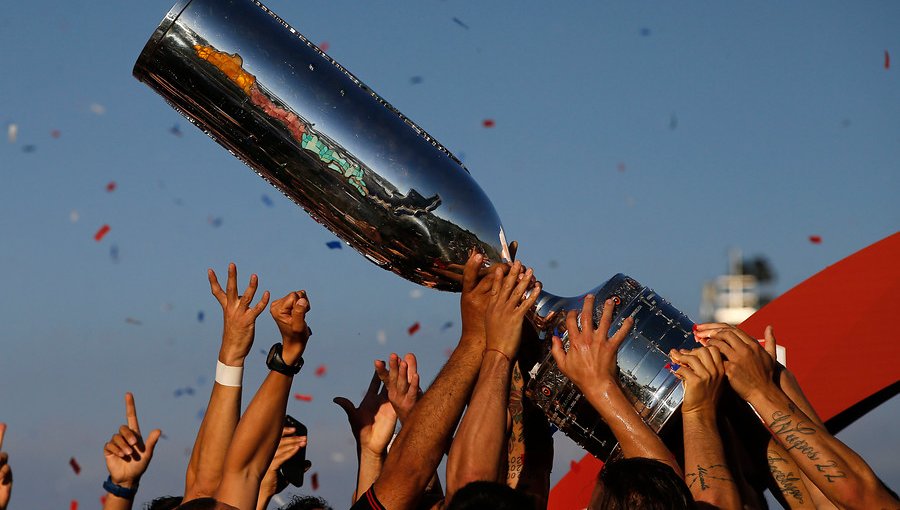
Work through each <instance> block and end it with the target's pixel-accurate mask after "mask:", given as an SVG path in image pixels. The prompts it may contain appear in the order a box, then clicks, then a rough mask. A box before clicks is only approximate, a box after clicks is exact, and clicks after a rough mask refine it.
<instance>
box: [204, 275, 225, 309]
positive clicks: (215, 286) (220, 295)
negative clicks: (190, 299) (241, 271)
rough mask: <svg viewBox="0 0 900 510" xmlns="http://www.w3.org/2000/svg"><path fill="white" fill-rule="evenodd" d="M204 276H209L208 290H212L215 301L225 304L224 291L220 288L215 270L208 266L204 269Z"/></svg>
mask: <svg viewBox="0 0 900 510" xmlns="http://www.w3.org/2000/svg"><path fill="white" fill-rule="evenodd" d="M206 276H207V278H209V290H210V291H212V295H213V297H215V298H216V301H218V302H219V304H220V305H222V306H225V291H224V290H222V286H221V285H219V279H218V278H216V272H215V271H213V270H212V268H209V269H207V270H206Z"/></svg>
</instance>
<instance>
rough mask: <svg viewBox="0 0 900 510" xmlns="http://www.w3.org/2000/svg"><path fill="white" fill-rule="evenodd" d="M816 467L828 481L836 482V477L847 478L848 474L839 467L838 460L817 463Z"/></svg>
mask: <svg viewBox="0 0 900 510" xmlns="http://www.w3.org/2000/svg"><path fill="white" fill-rule="evenodd" d="M816 469H817V470H818V471H819V472H820V473H822V476H824V477H825V479H826V480H828V483H834V479H835V478H847V474H846V473H844V472H843V471H841V470H840V469H838V465H837V462H835V461H833V460H829V461H828V462H826V463H825V464H816Z"/></svg>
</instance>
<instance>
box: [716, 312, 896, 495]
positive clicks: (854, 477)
mask: <svg viewBox="0 0 900 510" xmlns="http://www.w3.org/2000/svg"><path fill="white" fill-rule="evenodd" d="M702 336H703V338H704V339H706V340H707V342H708V344H709V345H712V346H715V347H717V348H718V349H719V350H720V351H721V352H722V354H724V355H725V357H726V358H727V359H728V361H726V362H725V373H726V374H727V376H728V381H729V382H730V383H731V387H732V388H734V390H735V392H737V394H738V395H740V397H741V398H743V399H744V400H746V401H747V402H748V403H750V405H751V406H752V407H753V409H754V411H756V414H757V415H758V416H759V417H760V419H762V421H763V423H764V424H765V425H766V427H768V429H769V431H770V432H771V434H772V437H774V438H775V440H776V441H777V442H778V444H780V445H781V446H782V447H783V448H784V449H785V450H786V451H787V452H788V454H789V455H790V457H791V458H792V459H794V461H795V462H796V463H797V465H798V466H799V467H800V469H801V470H802V471H803V472H804V473H805V474H806V476H807V477H808V478H809V480H810V481H811V482H812V483H813V484H815V485H816V486H817V487H818V488H819V489H821V490H822V492H823V493H824V494H825V496H827V497H828V499H829V500H831V501H832V502H834V503H835V504H836V505H837V506H839V507H842V508H883V507H884V508H892V507H896V506H897V505H898V504H900V501H897V500H896V499H894V498H893V497H892V496H891V495H890V494H889V493H888V491H887V490H886V489H885V488H884V486H883V485H882V484H881V482H880V481H879V480H878V478H877V477H876V476H875V473H874V472H873V471H872V469H871V468H870V467H869V466H868V464H866V462H865V461H864V460H863V459H862V458H861V457H860V456H859V455H857V454H856V452H854V451H853V450H852V449H850V448H848V447H847V446H846V445H845V444H843V443H841V442H840V441H838V440H837V439H836V438H835V437H834V436H832V435H831V434H829V433H828V431H827V430H825V428H823V427H821V426H820V425H818V424H817V423H816V422H815V421H814V420H813V419H812V418H811V417H810V416H808V415H807V414H806V413H805V412H803V410H802V409H800V408H799V407H797V406H796V405H795V404H794V402H793V401H792V400H791V399H790V397H788V396H787V395H786V394H785V392H784V391H782V390H781V388H779V387H778V385H777V384H775V382H774V381H773V378H772V374H773V369H774V366H775V362H774V360H772V358H771V356H770V355H769V354H767V353H766V352H765V351H764V350H763V348H762V347H760V346H759V343H757V341H756V340H755V339H754V338H752V337H750V336H749V335H747V334H746V333H745V332H743V331H741V330H740V329H738V328H735V327H733V326H729V327H724V328H718V329H706V330H704V331H703V333H702Z"/></svg>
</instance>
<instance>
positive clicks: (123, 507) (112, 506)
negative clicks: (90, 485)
mask: <svg viewBox="0 0 900 510" xmlns="http://www.w3.org/2000/svg"><path fill="white" fill-rule="evenodd" d="M133 505H134V499H126V498H120V497H119V496H116V495H113V494H109V493H107V494H106V499H105V500H104V501H103V510H131V507H132V506H133Z"/></svg>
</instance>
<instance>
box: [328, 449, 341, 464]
mask: <svg viewBox="0 0 900 510" xmlns="http://www.w3.org/2000/svg"><path fill="white" fill-rule="evenodd" d="M331 461H332V462H334V463H336V464H340V463H341V462H344V454H343V453H341V452H333V453H332V454H331Z"/></svg>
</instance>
